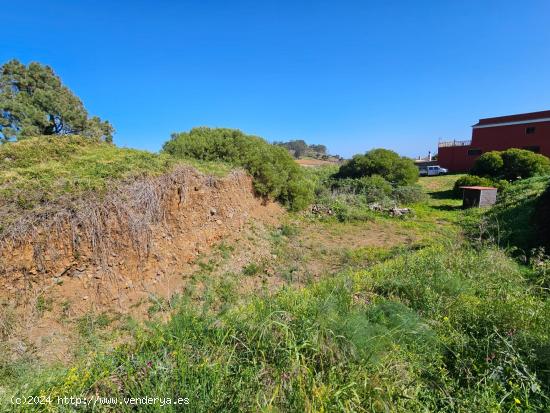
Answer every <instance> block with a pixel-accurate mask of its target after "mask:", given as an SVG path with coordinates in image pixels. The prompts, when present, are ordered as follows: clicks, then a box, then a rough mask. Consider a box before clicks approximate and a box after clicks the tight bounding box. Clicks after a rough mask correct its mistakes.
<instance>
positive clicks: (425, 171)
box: [419, 165, 449, 176]
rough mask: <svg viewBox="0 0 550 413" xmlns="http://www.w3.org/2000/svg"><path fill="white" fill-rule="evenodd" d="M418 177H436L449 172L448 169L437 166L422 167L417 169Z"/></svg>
mask: <svg viewBox="0 0 550 413" xmlns="http://www.w3.org/2000/svg"><path fill="white" fill-rule="evenodd" d="M419 171H420V176H436V175H444V174H446V173H448V172H449V170H448V169H445V168H442V167H441V166H439V165H432V166H423V167H421V168H420V169H419Z"/></svg>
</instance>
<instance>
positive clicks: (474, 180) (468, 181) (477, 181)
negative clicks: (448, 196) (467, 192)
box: [453, 175, 508, 198]
mask: <svg viewBox="0 0 550 413" xmlns="http://www.w3.org/2000/svg"><path fill="white" fill-rule="evenodd" d="M507 185H508V182H507V181H504V180H494V179H490V178H485V177H481V176H476V175H466V176H462V177H460V178H458V179H457V180H456V182H455V184H454V187H453V195H454V196H455V198H462V189H460V187H461V186H492V187H495V188H497V189H498V190H499V192H501V191H502V190H504V189H505V188H506V187H507Z"/></svg>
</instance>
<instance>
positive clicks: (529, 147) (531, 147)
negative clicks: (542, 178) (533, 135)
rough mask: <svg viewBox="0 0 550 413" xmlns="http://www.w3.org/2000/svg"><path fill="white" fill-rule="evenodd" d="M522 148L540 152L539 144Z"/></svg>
mask: <svg viewBox="0 0 550 413" xmlns="http://www.w3.org/2000/svg"><path fill="white" fill-rule="evenodd" d="M523 149H527V150H528V151H531V152H535V153H539V152H540V146H524V147H523Z"/></svg>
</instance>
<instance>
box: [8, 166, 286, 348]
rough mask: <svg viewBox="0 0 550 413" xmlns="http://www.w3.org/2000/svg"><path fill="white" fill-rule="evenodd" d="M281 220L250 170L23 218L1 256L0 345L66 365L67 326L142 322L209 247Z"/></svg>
mask: <svg viewBox="0 0 550 413" xmlns="http://www.w3.org/2000/svg"><path fill="white" fill-rule="evenodd" d="M281 214H282V209H281V207H280V206H279V205H278V204H275V203H272V202H267V201H265V200H263V199H260V198H258V197H256V196H255V195H254V191H253V187H252V181H251V179H250V177H249V176H247V175H246V173H244V172H239V171H237V172H233V173H231V174H230V175H229V176H228V177H225V178H214V177H211V176H204V175H202V174H200V173H198V172H196V171H195V170H193V169H190V168H182V169H178V170H176V171H174V172H173V173H171V174H170V175H165V176H162V177H159V178H151V179H147V180H139V181H135V182H133V183H130V184H127V185H124V186H123V187H121V188H119V189H117V190H116V191H115V192H113V193H110V194H108V195H107V196H106V197H105V198H103V199H101V200H93V199H88V200H86V201H85V202H83V203H81V204H79V205H72V206H70V207H68V208H67V209H64V210H60V211H57V212H55V213H50V214H49V215H48V216H47V217H43V216H42V217H36V216H33V217H29V218H27V219H26V220H22V221H21V222H20V223H19V225H18V227H16V230H14V231H12V233H11V234H10V236H9V237H6V238H5V240H4V242H3V246H2V249H1V253H0V254H1V256H0V260H1V261H0V304H1V311H2V314H1V317H0V334H1V337H0V338H1V339H2V341H4V343H8V344H9V345H8V347H9V350H10V351H12V352H13V353H14V354H16V353H21V354H22V353H27V352H29V351H32V350H34V352H35V353H40V354H41V356H42V357H43V358H46V359H52V358H53V359H56V358H63V352H64V351H65V349H66V348H67V343H68V342H69V341H70V337H69V336H70V329H68V328H67V327H66V324H67V323H66V320H69V319H73V320H74V319H76V318H78V317H79V316H81V315H83V314H86V313H90V312H92V313H101V312H113V313H118V314H129V315H132V316H137V317H139V315H140V314H142V313H143V309H142V308H140V307H141V306H142V304H144V303H146V302H147V299H148V297H151V296H154V297H164V298H166V299H169V298H170V296H171V295H173V294H174V293H176V292H177V291H178V289H181V288H182V286H183V285H184V283H185V280H184V273H185V269H186V268H187V267H188V266H189V265H191V264H192V263H193V262H194V261H195V260H196V259H197V257H199V256H200V255H201V254H202V253H204V252H205V251H206V250H208V248H209V247H210V246H211V245H212V244H215V243H219V242H220V241H221V240H223V239H225V238H228V239H229V238H232V237H233V238H234V237H236V234H238V233H239V232H240V231H242V230H243V228H245V226H246V225H249V224H250V223H251V222H254V223H257V224H259V225H273V224H275V223H276V222H277V220H278V219H279V217H280V216H281Z"/></svg>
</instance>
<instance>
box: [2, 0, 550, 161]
mask: <svg viewBox="0 0 550 413" xmlns="http://www.w3.org/2000/svg"><path fill="white" fill-rule="evenodd" d="M2 16H3V18H2V21H3V25H2V28H3V30H2V36H1V37H0V61H2V62H4V61H6V60H8V59H11V58H17V59H20V60H21V61H23V62H25V63H28V62H29V61H39V62H42V63H45V64H48V65H51V66H52V67H53V68H54V70H55V71H56V72H57V73H58V74H59V75H60V76H61V77H62V79H63V81H64V82H65V83H66V84H67V85H68V86H69V87H70V88H71V89H72V90H73V91H74V92H75V93H76V94H77V95H78V96H79V97H80V98H81V99H82V100H83V101H84V104H85V105H86V107H87V108H88V110H89V112H90V113H91V114H97V115H99V116H101V117H102V118H105V119H108V120H110V121H111V122H112V123H113V124H114V126H115V128H116V130H117V133H116V135H115V141H116V143H118V144H119V145H123V146H130V147H137V148H144V149H149V150H158V149H159V148H160V147H161V145H162V143H163V142H164V141H165V140H166V139H167V138H168V137H169V136H170V133H171V132H174V131H183V130H188V129H190V128H191V127H193V126H224V127H232V128H239V129H242V130H243V131H245V132H247V133H251V134H256V135H260V136H263V137H264V138H266V139H268V140H287V139H305V140H306V141H307V142H309V143H323V144H325V145H327V146H328V147H329V150H330V151H331V152H333V153H339V154H342V155H345V156H350V155H351V154H353V153H357V152H364V151H366V150H368V149H371V148H373V147H388V148H392V149H395V150H397V151H398V152H400V153H402V154H404V155H409V156H416V155H420V154H425V153H426V152H427V151H428V149H432V150H434V149H435V148H436V144H437V139H438V138H439V137H452V138H456V139H460V138H465V139H467V138H469V137H470V134H471V130H470V125H472V124H473V123H475V122H476V121H477V119H478V118H480V117H488V116H497V115H505V114H512V113H519V112H529V111H537V110H544V109H550V23H549V22H550V2H549V1H548V0H535V1H530V0H524V1H517V0H494V1H483V0H461V1H459V0H454V1H444V0H437V1H435V0H434V1H423V0H416V1H405V0H402V1H366V0H365V1H331V2H327V1H282V0H280V1H271V2H268V1H234V2H231V1H219V2H218V1H209V0H201V1H193V2H191V1H163V0H157V1H139V0H133V1H113V0H111V1H100V0H98V1H80V0H79V1H48V2H43V1H24V2H23V1H22V2H19V1H12V2H4V3H3V4H2Z"/></svg>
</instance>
